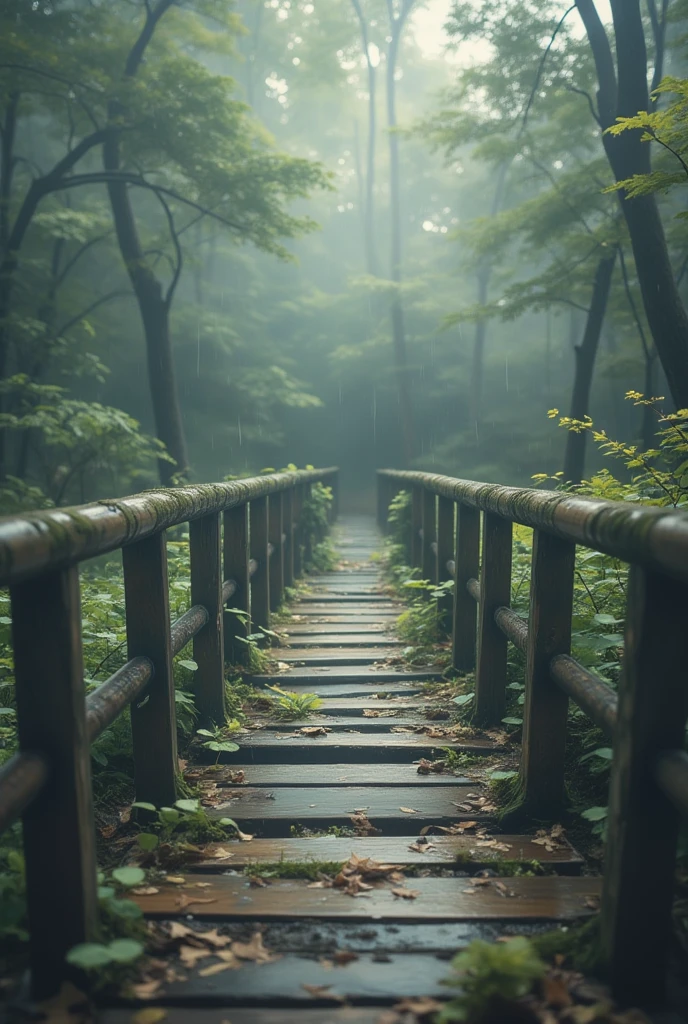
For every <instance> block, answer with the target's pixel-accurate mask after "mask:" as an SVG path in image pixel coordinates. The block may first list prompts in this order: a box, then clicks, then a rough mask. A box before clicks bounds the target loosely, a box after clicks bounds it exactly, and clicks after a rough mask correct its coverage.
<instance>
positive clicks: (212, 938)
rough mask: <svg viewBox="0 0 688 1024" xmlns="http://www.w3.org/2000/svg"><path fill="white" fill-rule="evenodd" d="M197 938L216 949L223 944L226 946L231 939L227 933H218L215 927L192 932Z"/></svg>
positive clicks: (220, 947)
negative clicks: (204, 930) (205, 930)
mask: <svg viewBox="0 0 688 1024" xmlns="http://www.w3.org/2000/svg"><path fill="white" fill-rule="evenodd" d="M194 935H195V936H196V938H197V939H200V940H201V941H202V942H206V943H209V944H210V945H211V946H214V947H215V948H216V949H222V948H223V947H224V946H228V945H229V944H230V942H231V941H232V940H231V939H230V937H229V936H228V935H219V934H218V931H217V928H212V929H210V931H207V932H194Z"/></svg>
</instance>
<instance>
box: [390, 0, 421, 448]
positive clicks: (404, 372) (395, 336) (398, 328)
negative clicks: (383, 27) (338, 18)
mask: <svg viewBox="0 0 688 1024" xmlns="http://www.w3.org/2000/svg"><path fill="white" fill-rule="evenodd" d="M412 2H413V0H406V5H405V7H404V8H403V10H402V14H401V15H399V16H398V17H396V18H394V19H393V18H392V17H391V16H390V32H391V35H392V39H391V42H390V44H389V52H388V54H387V128H388V131H389V193H390V218H391V225H390V227H391V254H390V255H391V259H390V263H391V268H390V269H391V278H392V281H393V282H394V284H395V285H396V286H397V287H395V289H394V292H393V294H392V301H391V308H390V313H391V319H392V345H393V347H394V365H395V370H396V377H397V387H398V391H399V413H400V417H401V428H402V440H403V458H404V463H405V464H406V465H408V463H409V462H411V460H412V459H413V457H414V455H415V452H416V433H415V425H414V416H413V398H412V394H411V381H410V375H409V366H408V356H407V350H406V328H405V324H404V307H403V304H402V301H401V293H400V288H399V287H398V286H399V285H400V284H401V182H400V175H399V139H398V137H397V134H396V128H397V113H396V80H395V73H396V67H397V57H398V55H399V43H400V42H401V34H402V30H403V27H404V20H405V18H406V16H407V14H408V12H409V11H410V9H411V5H412ZM390 15H391V12H390Z"/></svg>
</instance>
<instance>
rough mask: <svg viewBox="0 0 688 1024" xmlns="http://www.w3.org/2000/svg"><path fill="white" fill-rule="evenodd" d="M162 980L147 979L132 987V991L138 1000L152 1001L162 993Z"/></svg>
mask: <svg viewBox="0 0 688 1024" xmlns="http://www.w3.org/2000/svg"><path fill="white" fill-rule="evenodd" d="M161 986H162V980H161V979H160V978H147V979H146V981H140V982H138V983H137V984H135V985H132V987H131V990H132V992H133V994H134V995H135V996H136V998H137V999H152V998H153V996H156V995H157V994H158V992H159V991H160V988H161Z"/></svg>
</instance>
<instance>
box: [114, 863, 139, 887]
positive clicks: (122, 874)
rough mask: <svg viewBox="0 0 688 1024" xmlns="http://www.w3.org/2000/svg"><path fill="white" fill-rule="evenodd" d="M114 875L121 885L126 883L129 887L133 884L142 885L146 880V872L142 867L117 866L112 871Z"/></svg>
mask: <svg viewBox="0 0 688 1024" xmlns="http://www.w3.org/2000/svg"><path fill="white" fill-rule="evenodd" d="M112 877H113V878H114V880H115V881H116V882H119V884H120V885H125V886H127V888H129V886H132V885H141V883H142V882H145V880H146V873H145V871H142V870H141V868H115V870H114V871H113V872H112Z"/></svg>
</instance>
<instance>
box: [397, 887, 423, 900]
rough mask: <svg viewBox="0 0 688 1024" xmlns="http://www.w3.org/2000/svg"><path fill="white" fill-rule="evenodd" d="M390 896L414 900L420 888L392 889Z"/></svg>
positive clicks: (418, 894)
mask: <svg viewBox="0 0 688 1024" xmlns="http://www.w3.org/2000/svg"><path fill="white" fill-rule="evenodd" d="M392 896H399V897H400V898H401V899H402V900H415V899H417V898H418V897H419V896H420V889H392Z"/></svg>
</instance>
